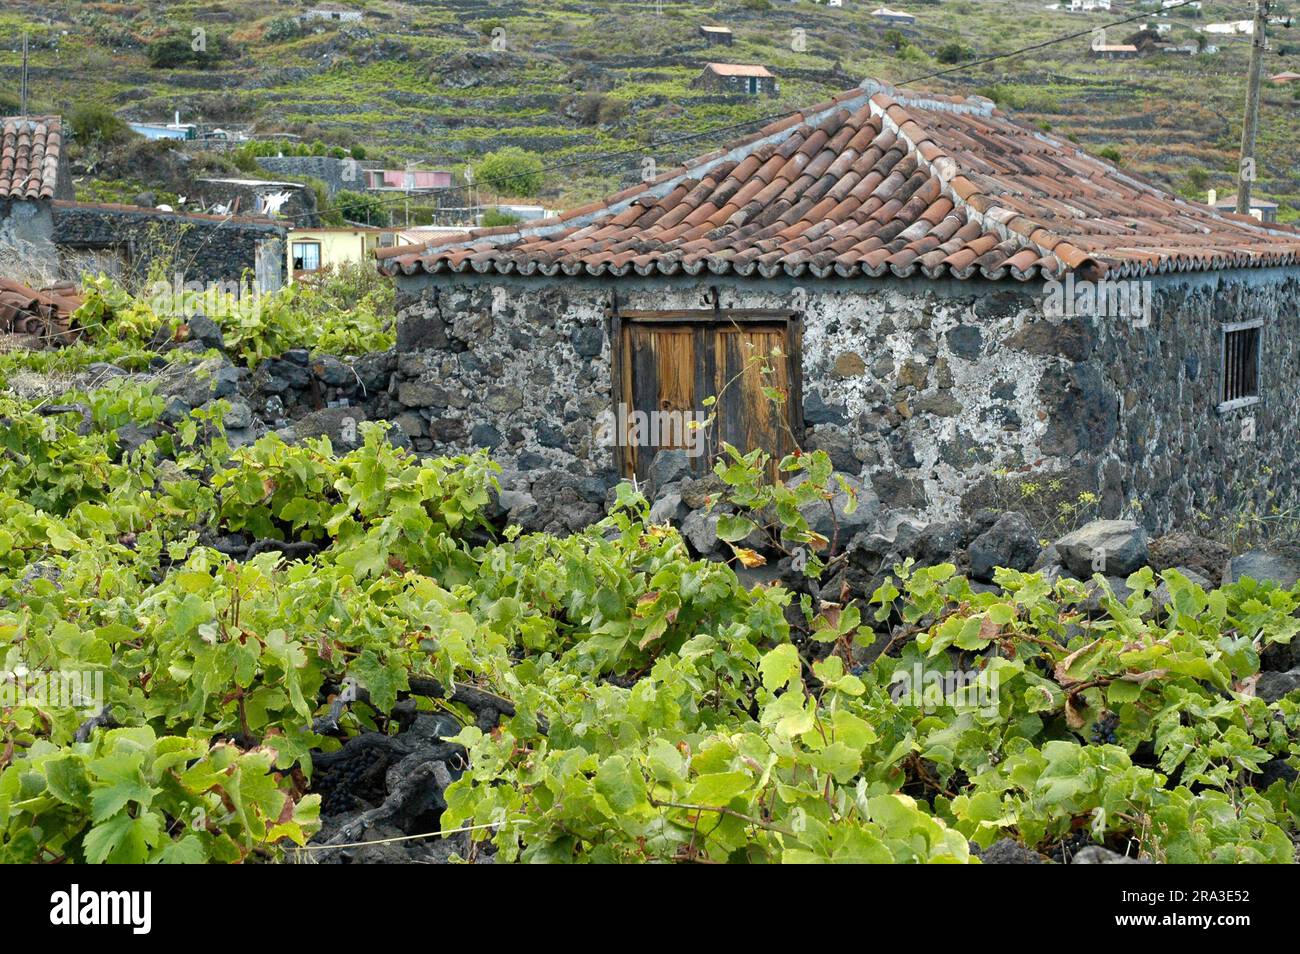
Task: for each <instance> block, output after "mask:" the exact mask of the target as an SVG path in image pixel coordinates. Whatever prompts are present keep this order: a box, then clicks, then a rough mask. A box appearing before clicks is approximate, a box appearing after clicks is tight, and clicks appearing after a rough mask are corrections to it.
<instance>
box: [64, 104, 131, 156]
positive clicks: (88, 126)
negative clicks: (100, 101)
mask: <svg viewBox="0 0 1300 954" xmlns="http://www.w3.org/2000/svg"><path fill="white" fill-rule="evenodd" d="M68 129H69V130H70V131H71V132H72V136H73V138H74V139H76V141H77V142H79V143H80V144H81V145H83V146H90V145H93V144H98V145H103V146H111V145H113V144H115V143H119V142H125V141H126V140H127V139H129V138H130V136H131V128H130V127H129V126H127V124H126V123H125V122H123V121H122V120H121V119H119V118H118V117H117V116H116V115H115V114H114V112H113V111H112V110H111V109H109V108H108V107H107V106H78V107H77V108H76V109H74V110H73V111H72V115H71V116H69V117H68Z"/></svg>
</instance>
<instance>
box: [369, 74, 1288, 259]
mask: <svg viewBox="0 0 1300 954" xmlns="http://www.w3.org/2000/svg"><path fill="white" fill-rule="evenodd" d="M863 85H864V88H863V89H857V90H852V91H850V92H848V93H845V94H841V95H840V96H837V97H835V98H834V99H833V100H831V101H828V102H826V103H822V104H820V105H818V106H815V107H812V108H811V109H808V110H805V111H804V112H803V113H800V114H797V115H796V116H794V117H788V118H786V119H783V120H781V121H779V122H776V123H773V124H771V125H770V126H768V127H766V128H764V129H762V130H760V131H759V132H758V133H755V134H754V135H752V136H749V137H747V138H746V139H743V140H741V141H739V142H737V143H732V144H731V145H729V146H727V147H725V148H724V149H721V150H718V151H717V152H714V153H710V154H709V155H706V156H701V157H700V158H698V159H696V160H694V161H693V162H691V163H689V164H687V165H686V166H683V167H682V168H680V169H676V170H674V171H672V172H669V173H666V174H664V175H662V176H660V177H659V178H657V179H655V180H653V181H651V182H649V183H646V184H641V185H637V186H635V187H633V188H631V189H628V190H625V191H623V192H621V193H619V194H617V195H614V196H612V197H610V198H609V199H607V200H606V201H604V202H598V203H592V204H590V205H587V206H584V207H582V208H579V209H574V210H572V211H570V212H567V213H565V214H563V215H561V216H560V217H559V218H558V219H554V218H553V219H547V220H538V221H535V222H531V223H522V224H520V225H512V226H502V227H497V228H491V229H478V230H475V231H471V232H467V233H463V234H459V235H451V236H443V237H440V238H438V239H436V240H434V241H433V242H431V243H429V244H428V245H425V246H421V247H419V248H416V249H412V248H410V247H409V246H399V247H397V248H394V249H385V250H381V251H380V252H379V257H380V266H381V268H382V269H383V270H385V271H386V272H388V273H389V274H400V273H405V274H415V273H417V272H420V271H425V272H431V273H436V272H442V271H453V272H464V271H467V270H472V271H475V272H488V271H495V272H498V273H502V274H510V273H517V274H522V275H531V274H543V275H557V274H563V275H579V274H588V275H604V274H610V275H629V274H637V275H649V274H651V273H661V274H668V275H671V274H676V273H686V274H691V275H698V274H702V273H706V272H708V273H713V274H725V273H728V272H733V273H736V274H739V275H759V276H763V277H773V276H776V275H790V276H796V277H797V276H803V275H811V276H815V277H834V276H839V277H844V278H850V277H855V276H870V277H879V276H883V275H887V274H892V275H896V276H899V277H907V276H910V275H914V274H918V273H919V274H921V275H925V276H927V277H930V278H941V277H947V276H951V277H955V278H959V279H967V278H971V277H973V276H977V275H979V276H983V277H984V278H989V279H999V278H1003V277H1006V276H1010V277H1014V278H1016V279H1019V280H1022V281H1028V280H1030V279H1034V278H1040V277H1056V276H1059V275H1061V274H1063V273H1064V272H1066V271H1068V270H1077V271H1079V272H1081V273H1084V274H1086V275H1091V276H1100V275H1109V276H1111V277H1123V276H1136V275H1147V274H1152V273H1158V272H1172V271H1186V270H1194V269H1213V268H1230V267H1252V266H1265V265H1295V264H1297V263H1300V232H1296V231H1294V230H1291V229H1288V228H1285V227H1280V226H1263V225H1260V224H1259V223H1257V222H1255V220H1253V219H1247V218H1244V217H1239V216H1236V215H1230V214H1224V213H1220V212H1216V211H1215V210H1213V209H1211V208H1209V207H1207V206H1204V205H1201V204H1199V203H1194V202H1189V201H1187V200H1184V199H1181V198H1177V197H1175V196H1172V195H1169V194H1167V193H1164V192H1162V191H1160V190H1159V189H1157V188H1156V187H1155V186H1153V185H1151V184H1149V183H1147V182H1145V181H1143V180H1141V179H1139V178H1138V177H1136V176H1134V175H1132V174H1129V173H1126V172H1123V171H1121V170H1119V169H1117V168H1116V167H1114V166H1113V165H1111V164H1109V163H1106V162H1104V161H1102V160H1100V159H1096V158H1094V157H1092V156H1089V155H1087V154H1086V153H1084V152H1082V151H1081V150H1079V149H1078V148H1076V147H1075V146H1074V145H1072V144H1070V143H1068V142H1065V141H1062V140H1060V139H1057V138H1055V137H1052V136H1049V135H1047V134H1045V133H1041V132H1039V131H1037V130H1033V129H1028V128H1025V127H1022V126H1020V125H1017V124H1016V123H1014V122H1013V121H1012V120H1011V119H1009V118H1008V117H1007V116H1005V115H1004V114H1002V113H1001V112H999V111H997V110H995V109H994V108H993V104H992V103H991V102H990V101H988V100H985V99H980V98H978V97H972V98H970V99H959V98H955V97H943V96H928V95H916V96H907V97H904V96H903V94H901V93H896V92H895V91H893V90H889V89H888V88H886V87H882V86H880V85H879V84H875V83H872V82H871V81H868V82H867V83H864V84H863Z"/></svg>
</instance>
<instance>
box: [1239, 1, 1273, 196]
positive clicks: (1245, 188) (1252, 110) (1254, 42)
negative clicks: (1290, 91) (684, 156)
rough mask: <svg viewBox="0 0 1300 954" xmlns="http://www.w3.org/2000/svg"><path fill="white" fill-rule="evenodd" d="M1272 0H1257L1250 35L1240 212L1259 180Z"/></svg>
mask: <svg viewBox="0 0 1300 954" xmlns="http://www.w3.org/2000/svg"><path fill="white" fill-rule="evenodd" d="M1271 6H1272V0H1255V29H1254V31H1253V32H1252V34H1251V38H1250V75H1249V77H1248V78H1247V81H1246V119H1245V121H1244V122H1243V123H1242V126H1241V161H1240V162H1239V163H1238V170H1237V214H1238V215H1249V214H1250V187H1251V184H1252V183H1253V182H1254V181H1255V132H1256V130H1257V129H1258V128H1259V77H1260V73H1261V72H1262V71H1263V68H1264V46H1265V44H1267V43H1268V39H1267V38H1266V37H1265V36H1264V31H1265V29H1266V28H1267V26H1268V12H1269V8H1270V7H1271Z"/></svg>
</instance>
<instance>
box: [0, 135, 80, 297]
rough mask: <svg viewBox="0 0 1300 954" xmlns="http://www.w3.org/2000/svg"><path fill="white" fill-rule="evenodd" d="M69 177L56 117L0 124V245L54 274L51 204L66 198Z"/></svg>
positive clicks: (31, 263)
mask: <svg viewBox="0 0 1300 954" xmlns="http://www.w3.org/2000/svg"><path fill="white" fill-rule="evenodd" d="M72 195H73V189H72V175H71V173H70V172H69V170H68V157H67V154H66V152H65V150H64V148H63V122H62V120H61V119H60V118H59V117H58V116H32V117H25V118H20V117H12V116H11V117H8V118H6V119H0V246H7V247H9V248H11V249H13V250H14V251H15V252H16V254H17V255H18V256H19V257H20V258H22V259H23V260H24V261H25V262H26V263H28V264H30V265H34V266H36V268H37V269H43V270H44V271H47V272H49V273H51V274H53V273H54V272H55V271H56V269H57V266H58V260H57V253H56V252H55V249H54V242H53V235H54V212H53V203H54V200H55V199H71V198H72Z"/></svg>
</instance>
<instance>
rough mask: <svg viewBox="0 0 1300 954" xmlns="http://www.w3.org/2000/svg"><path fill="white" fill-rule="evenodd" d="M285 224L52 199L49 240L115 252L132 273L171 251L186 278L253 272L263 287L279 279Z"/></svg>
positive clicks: (277, 284) (278, 283) (230, 277)
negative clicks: (51, 224) (123, 256)
mask: <svg viewBox="0 0 1300 954" xmlns="http://www.w3.org/2000/svg"><path fill="white" fill-rule="evenodd" d="M286 234H287V233H286V230H285V228H284V226H281V225H277V224H275V223H273V222H269V221H266V222H259V221H256V220H249V219H242V220H241V219H228V218H221V217H217V216H187V215H172V214H168V213H160V212H158V211H156V210H152V209H140V208H133V207H129V206H105V205H83V204H76V205H73V204H67V203H56V204H55V208H54V242H55V244H56V245H58V246H59V247H60V248H63V249H69V250H72V251H74V252H75V251H84V250H105V249H107V250H118V251H120V252H122V253H124V255H125V258H126V261H127V262H128V263H129V268H130V270H131V272H132V274H133V275H135V276H136V277H143V276H145V275H147V274H148V272H149V265H150V263H151V262H152V261H154V260H155V258H156V257H157V256H158V255H168V254H174V258H175V261H176V262H177V263H178V265H179V266H182V267H183V270H184V272H185V280H186V281H200V282H217V281H236V282H237V281H239V280H240V279H241V278H242V277H243V274H244V271H245V270H246V269H247V270H250V271H253V272H254V273H255V274H256V275H257V276H258V279H259V281H261V283H262V288H263V290H267V291H269V290H272V289H275V288H279V287H280V286H281V285H282V284H283V283H284V260H285V257H284V238H285V235H286Z"/></svg>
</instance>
